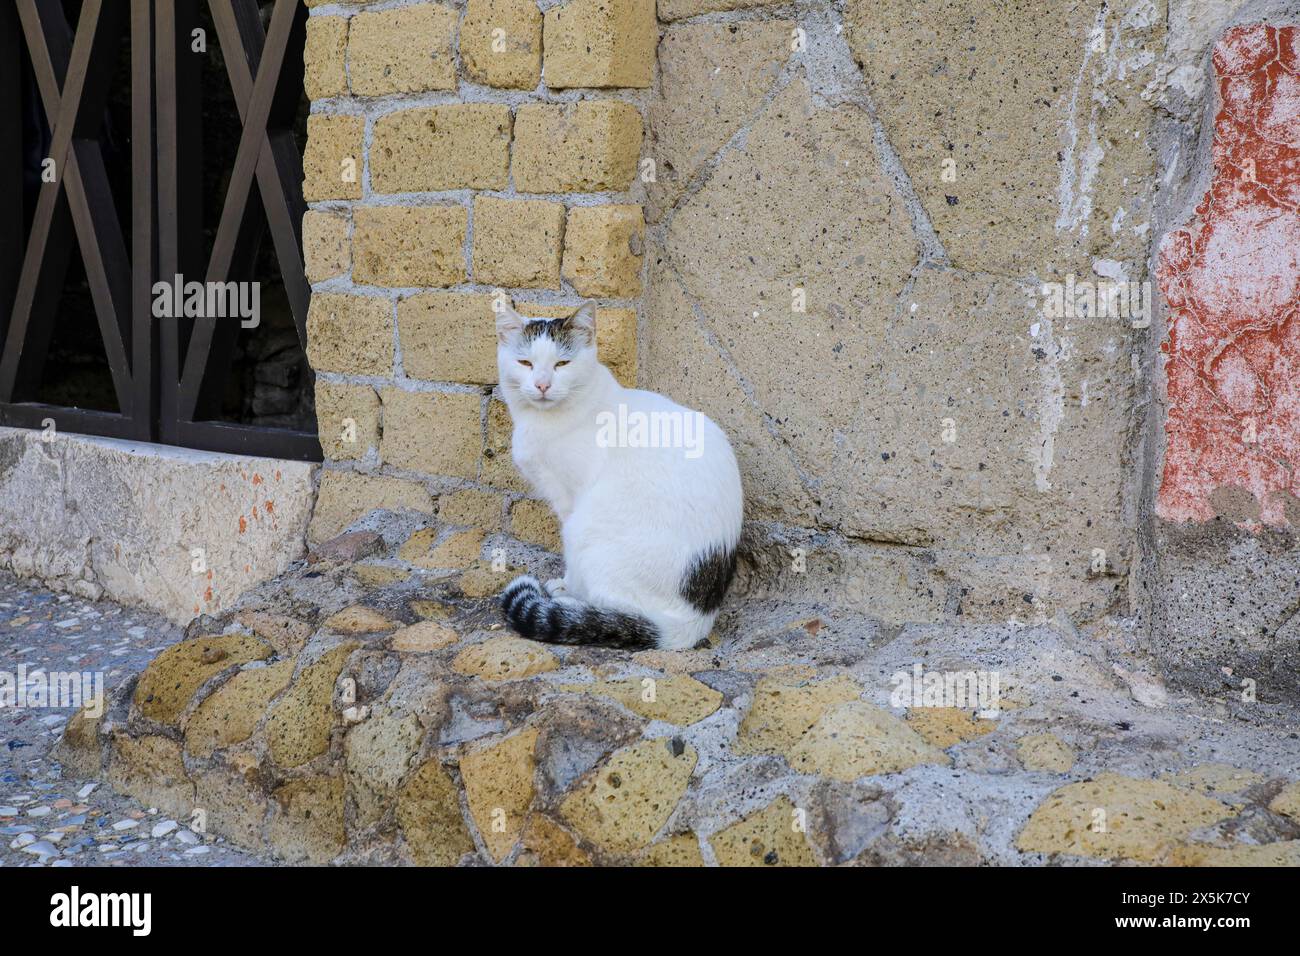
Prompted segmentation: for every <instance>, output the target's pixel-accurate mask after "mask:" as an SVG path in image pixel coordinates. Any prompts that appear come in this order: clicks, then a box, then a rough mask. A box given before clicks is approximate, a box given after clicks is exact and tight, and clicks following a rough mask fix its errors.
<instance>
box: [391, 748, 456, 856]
mask: <svg viewBox="0 0 1300 956" xmlns="http://www.w3.org/2000/svg"><path fill="white" fill-rule="evenodd" d="M397 822H398V824H399V825H400V826H401V828H402V835H403V836H404V837H405V838H406V845H407V849H408V850H409V851H410V854H411V859H412V860H413V861H414V862H415V864H416V865H417V866H454V865H455V864H456V863H458V862H460V859H461V857H462V856H464V855H465V854H466V853H469V852H470V851H472V850H473V849H474V841H473V840H472V839H471V838H470V835H469V830H468V828H466V826H465V823H464V821H463V820H462V819H461V815H460V807H459V805H458V802H457V798H456V786H455V784H453V783H452V781H451V777H450V776H448V775H447V771H446V770H444V769H443V768H442V766H441V765H440V764H439V763H438V761H437V760H429V761H426V762H425V763H424V764H423V765H422V766H421V767H420V768H419V769H418V770H416V771H415V772H414V773H413V774H411V775H410V776H409V777H408V778H407V779H406V782H405V783H403V784H402V787H401V790H400V791H399V792H398V795H397Z"/></svg>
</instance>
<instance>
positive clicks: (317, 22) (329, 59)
mask: <svg viewBox="0 0 1300 956" xmlns="http://www.w3.org/2000/svg"><path fill="white" fill-rule="evenodd" d="M347 48H348V21H347V18H346V17H312V18H311V19H310V20H308V21H307V42H306V46H305V47H304V48H303V55H302V58H303V64H304V72H303V87H304V89H305V90H306V91H307V98H308V99H310V100H323V99H328V98H329V97H331V96H342V95H343V94H344V93H346V92H347V91H348V73H347V65H346V64H347Z"/></svg>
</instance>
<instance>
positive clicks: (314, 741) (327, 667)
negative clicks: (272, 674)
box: [266, 644, 355, 768]
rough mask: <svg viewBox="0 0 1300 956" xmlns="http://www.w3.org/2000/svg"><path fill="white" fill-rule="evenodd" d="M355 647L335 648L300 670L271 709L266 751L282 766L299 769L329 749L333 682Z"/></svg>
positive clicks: (332, 712)
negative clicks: (287, 689)
mask: <svg viewBox="0 0 1300 956" xmlns="http://www.w3.org/2000/svg"><path fill="white" fill-rule="evenodd" d="M354 646H355V645H351V644H344V645H342V646H340V647H336V648H334V649H333V650H331V651H327V652H326V653H325V654H324V655H323V656H322V657H321V658H320V660H318V661H316V662H314V663H312V664H308V665H307V666H306V667H304V668H302V670H301V672H300V673H299V674H298V676H297V677H296V678H295V680H294V682H293V686H292V687H291V688H290V689H289V691H288V692H287V693H285V694H283V695H282V696H281V697H280V698H279V700H277V701H276V703H275V706H274V707H272V708H271V710H270V712H269V715H268V717H267V721H266V740H267V748H268V750H269V752H270V755H271V759H272V760H274V761H275V762H276V763H277V764H279V765H280V766H281V767H285V768H293V767H298V766H301V765H302V764H304V763H306V762H307V761H308V760H311V759H312V758H313V757H315V756H318V755H319V754H322V753H324V752H325V749H326V748H327V747H328V746H329V738H330V729H331V727H332V726H333V725H334V709H333V696H334V681H335V680H337V679H338V676H339V672H340V671H342V670H343V664H344V662H345V661H346V660H347V656H348V654H350V653H351V652H352V649H353V647H354Z"/></svg>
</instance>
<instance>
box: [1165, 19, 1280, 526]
mask: <svg viewBox="0 0 1300 956" xmlns="http://www.w3.org/2000/svg"><path fill="white" fill-rule="evenodd" d="M1214 71H1215V76H1216V78H1217V86H1218V93H1219V97H1220V109H1219V112H1218V114H1217V116H1215V119H1214V141H1213V152H1212V160H1213V175H1212V180H1211V183H1210V187H1209V189H1208V191H1207V192H1206V194H1205V195H1204V197H1202V199H1201V202H1200V204H1199V205H1198V206H1197V207H1196V212H1195V216H1194V217H1193V219H1192V221H1191V222H1190V223H1189V224H1188V225H1187V226H1185V227H1184V228H1181V229H1178V230H1176V231H1174V232H1171V233H1170V234H1169V235H1167V236H1165V237H1164V240H1163V241H1162V243H1161V247H1160V257H1159V263H1158V265H1157V269H1156V277H1157V280H1158V282H1159V286H1160V291H1161V294H1162V295H1163V296H1164V299H1165V305H1166V310H1167V314H1168V316H1169V329H1168V338H1167V340H1166V341H1165V343H1164V344H1163V345H1162V347H1161V349H1162V351H1163V353H1164V365H1165V376H1166V381H1167V383H1168V412H1167V418H1166V422H1165V436H1166V451H1165V465H1164V475H1163V477H1162V480H1161V484H1160V492H1159V495H1158V496H1157V500H1156V513H1157V514H1158V515H1160V516H1161V517H1163V518H1167V519H1170V520H1174V521H1189V520H1191V521H1205V520H1208V519H1210V518H1212V517H1214V508H1213V507H1212V506H1211V504H1210V501H1209V496H1210V494H1211V493H1212V492H1214V491H1215V489H1217V488H1221V487H1226V486H1235V487H1238V488H1243V489H1246V490H1248V491H1250V492H1251V493H1252V494H1253V495H1254V496H1255V498H1256V499H1257V500H1258V501H1259V504H1260V519H1261V521H1262V522H1263V523H1265V524H1270V525H1279V526H1280V525H1285V524H1286V523H1287V522H1286V518H1285V516H1284V513H1283V505H1284V502H1285V500H1286V498H1285V495H1283V494H1280V493H1282V492H1289V493H1290V494H1291V495H1297V496H1300V319H1298V316H1300V28H1297V27H1280V28H1279V27H1270V26H1264V25H1262V24H1254V25H1250V26H1241V27H1234V28H1233V29H1231V30H1229V31H1228V32H1227V33H1225V34H1224V35H1223V37H1222V38H1221V39H1220V40H1219V42H1218V43H1217V44H1216V45H1215V48H1214Z"/></svg>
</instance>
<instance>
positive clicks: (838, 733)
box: [788, 701, 948, 780]
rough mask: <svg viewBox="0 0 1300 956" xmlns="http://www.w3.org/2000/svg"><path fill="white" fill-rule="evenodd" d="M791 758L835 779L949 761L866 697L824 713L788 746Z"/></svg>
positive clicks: (803, 769)
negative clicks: (796, 741)
mask: <svg viewBox="0 0 1300 956" xmlns="http://www.w3.org/2000/svg"><path fill="white" fill-rule="evenodd" d="M788 757H789V760H790V766H791V767H793V768H794V769H795V770H798V771H800V772H802V773H818V774H821V775H823V776H826V777H830V778H832V779H835V780H856V779H857V778H858V777H865V776H868V775H870V774H877V773H897V772H898V771H900V770H906V769H907V768H908V767H915V766H916V765H917V764H923V763H932V764H943V765H946V764H947V763H948V759H947V758H946V757H945V756H944V755H943V753H942V752H941V751H940V750H939V749H938V748H937V747H936V746H933V745H931V744H929V743H927V742H926V740H925V738H924V737H922V736H921V735H920V734H918V733H916V731H914V730H912V729H911V728H910V727H909V726H908V725H907V724H905V723H903V722H902V721H900V720H898V718H896V717H893V716H892V715H890V714H889V713H887V712H885V711H883V710H881V709H880V708H879V707H874V706H872V705H871V704H867V703H864V702H862V701H851V702H849V703H846V704H837V705H835V706H834V707H832V708H830V709H829V710H827V711H826V712H824V713H823V714H822V715H821V716H820V717H818V718H817V722H816V723H815V724H813V725H812V726H811V727H809V728H808V729H807V730H806V731H805V732H804V734H803V736H802V737H801V738H800V740H799V742H798V743H796V744H795V745H794V746H793V747H791V748H790V750H789V751H788Z"/></svg>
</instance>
